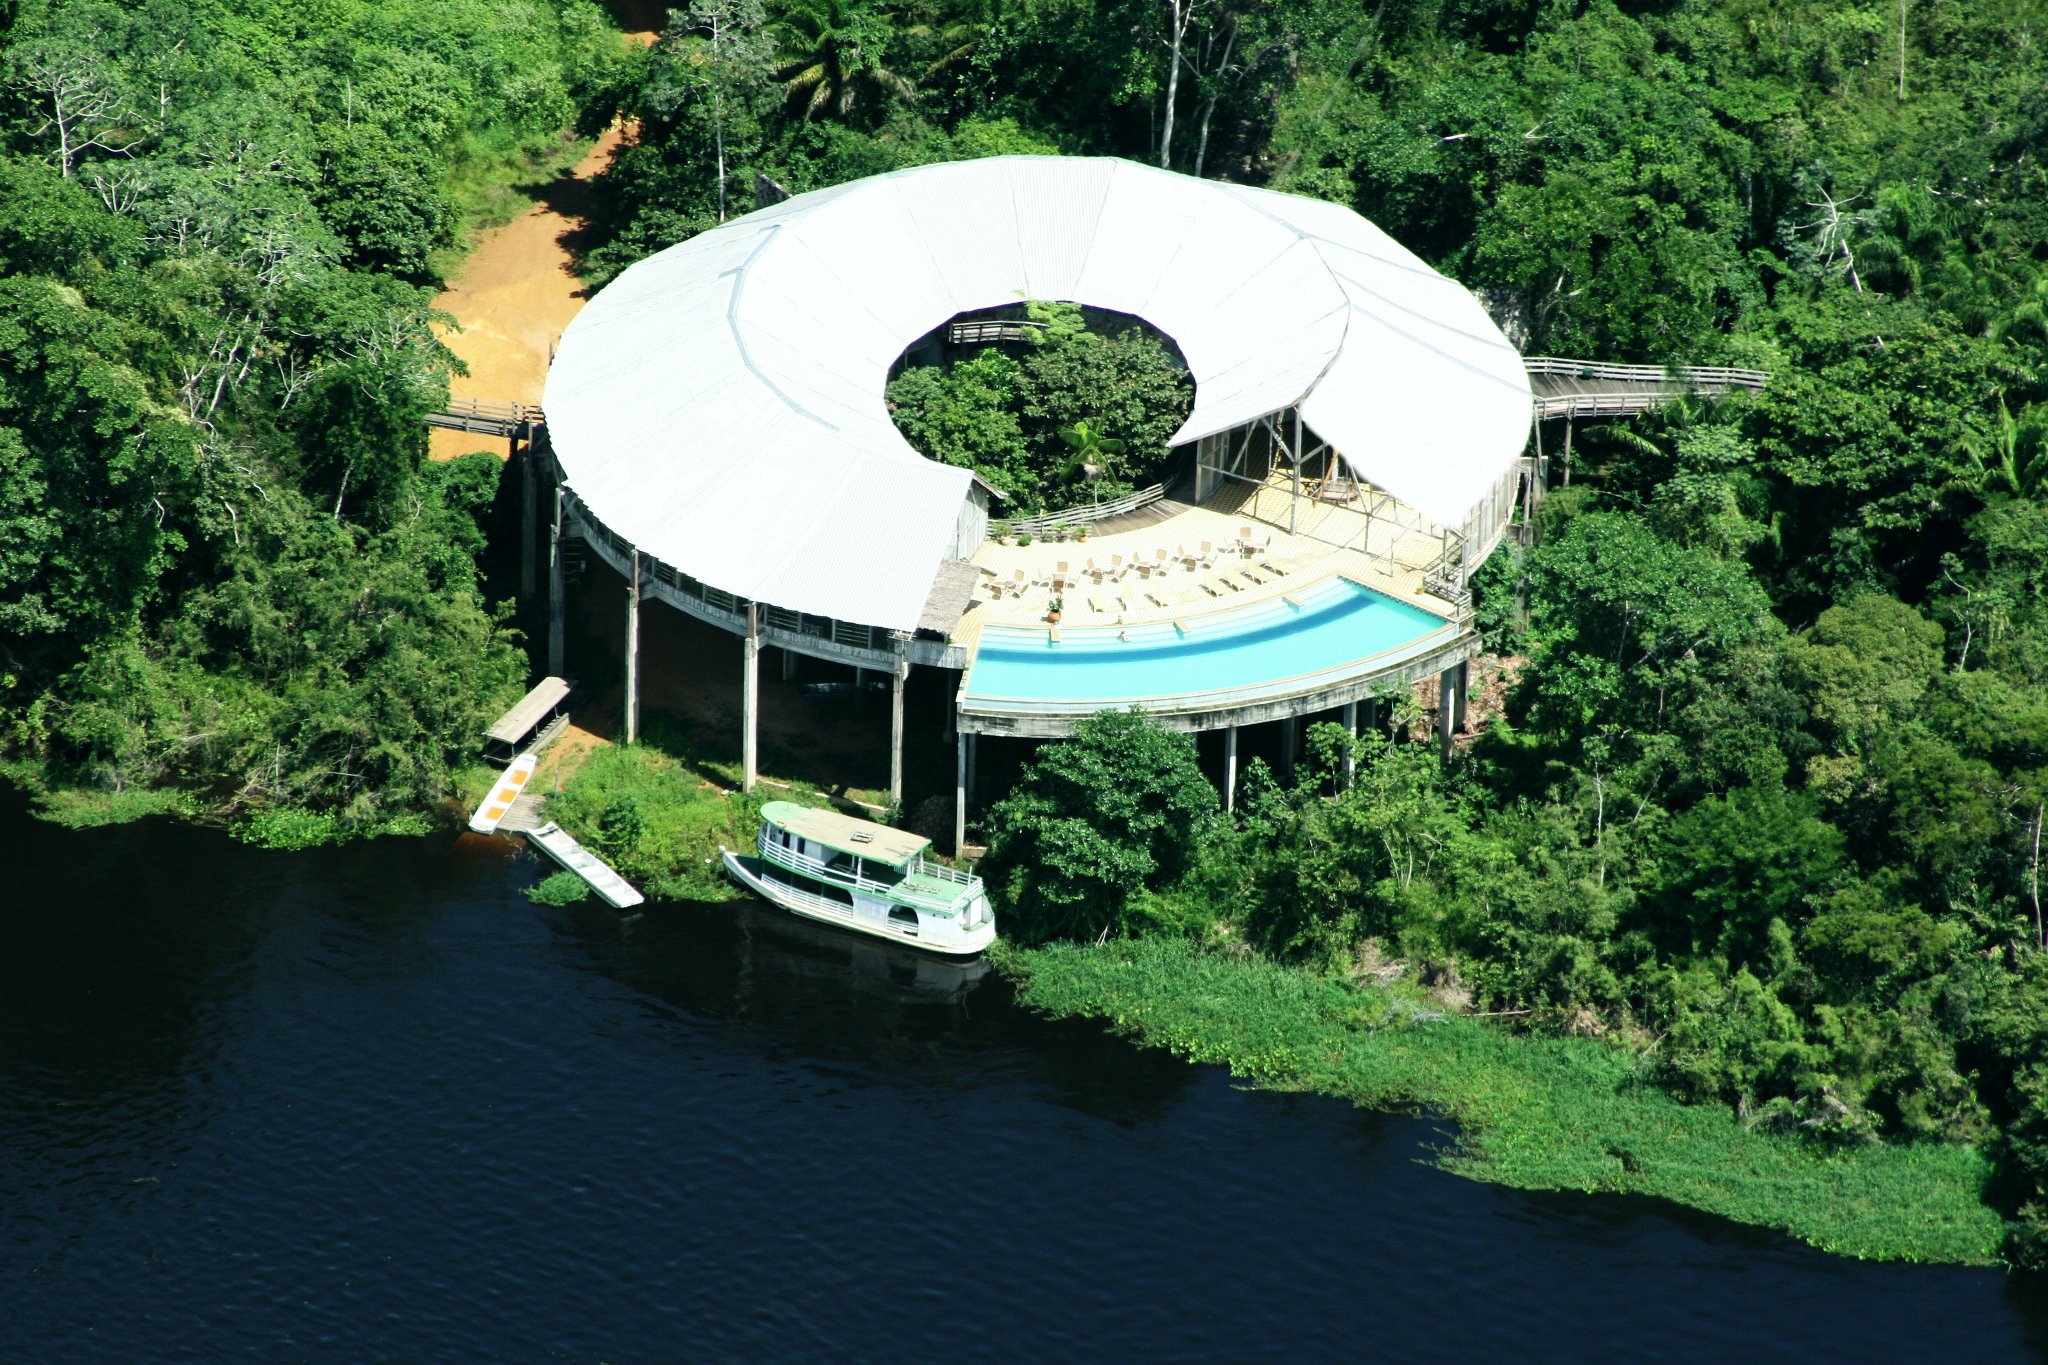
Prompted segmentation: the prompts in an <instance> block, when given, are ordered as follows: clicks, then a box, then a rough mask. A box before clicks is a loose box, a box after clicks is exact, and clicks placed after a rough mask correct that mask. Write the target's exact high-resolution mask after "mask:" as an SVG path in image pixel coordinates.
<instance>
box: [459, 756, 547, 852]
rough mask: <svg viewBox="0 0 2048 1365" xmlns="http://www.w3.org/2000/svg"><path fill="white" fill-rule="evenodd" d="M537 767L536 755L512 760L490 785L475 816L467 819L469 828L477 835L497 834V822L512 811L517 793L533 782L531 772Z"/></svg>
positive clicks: (538, 761)
mask: <svg viewBox="0 0 2048 1365" xmlns="http://www.w3.org/2000/svg"><path fill="white" fill-rule="evenodd" d="M539 765H540V757H539V756H538V755H536V754H521V755H519V757H517V758H515V759H513V760H512V766H511V767H509V768H507V769H505V772H504V775H503V776H501V777H499V779H498V780H497V781H496V782H494V783H492V784H491V794H490V795H489V796H486V797H485V798H484V803H483V804H482V805H481V806H478V807H477V808H476V814H475V815H472V816H470V817H469V827H470V828H471V829H473V830H475V831H476V832H477V833H478V834H495V833H497V831H498V822H499V821H500V820H503V819H504V818H505V815H506V813H507V812H508V811H510V810H511V809H512V803H513V802H514V801H517V800H518V799H519V793H521V792H523V791H525V790H526V784H527V783H528V782H530V781H532V780H533V770H534V769H535V768H536V767H538V766H539Z"/></svg>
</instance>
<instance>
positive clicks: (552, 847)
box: [526, 820, 647, 910]
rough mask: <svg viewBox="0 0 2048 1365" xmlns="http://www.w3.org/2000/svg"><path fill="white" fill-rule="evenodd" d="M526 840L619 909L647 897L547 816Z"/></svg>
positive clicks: (627, 907) (531, 831) (527, 834)
mask: <svg viewBox="0 0 2048 1365" xmlns="http://www.w3.org/2000/svg"><path fill="white" fill-rule="evenodd" d="M526 840H527V842H528V843H530V844H533V845H534V846H535V847H537V848H539V849H540V851H541V852H543V853H545V854H547V855H548V856H549V857H550V858H553V859H554V860H555V861H556V862H558V863H560V864H561V865H562V866H563V867H566V868H568V869H569V870H570V871H571V872H574V873H575V874H576V875H577V876H579V877H581V878H583V880H584V881H585V882H588V883H589V884H590V889H591V890H593V891H595V892H597V894H598V895H600V896H602V897H604V898H605V900H606V901H607V902H609V903H610V904H611V905H612V906H614V907H616V908H617V909H620V910H630V909H632V908H633V907H634V906H636V905H638V904H640V903H641V902H642V901H644V900H646V899H647V898H646V897H645V896H643V895H641V894H640V893H639V892H638V891H635V890H634V889H633V888H632V886H631V885H630V884H629V883H628V882H627V881H626V879H625V878H624V877H621V876H620V875H619V874H618V873H616V872H614V871H612V869H611V867H610V865H609V864H607V863H606V862H605V860H604V859H602V858H600V857H598V856H597V855H596V854H595V853H592V852H591V851H590V850H589V849H587V848H585V847H584V846H583V845H581V844H579V843H577V842H576V841H575V840H574V839H572V838H570V837H569V831H567V830H565V829H563V828H562V827H561V826H560V825H558V824H556V823H555V822H554V821H552V820H550V821H548V822H547V823H546V824H545V825H542V826H541V827H540V828H539V829H534V830H528V831H527V832H526Z"/></svg>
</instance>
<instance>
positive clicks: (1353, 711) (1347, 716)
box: [1344, 701, 1358, 787]
mask: <svg viewBox="0 0 2048 1365" xmlns="http://www.w3.org/2000/svg"><path fill="white" fill-rule="evenodd" d="M1344 733H1346V734H1348V735H1350V736H1351V741H1352V745H1353V747H1352V748H1347V749H1345V750H1344V785H1345V786H1347V787H1349V786H1350V785H1351V779H1352V778H1354V777H1356V776H1358V755H1357V753H1356V745H1357V743H1358V703H1357V702H1355V701H1352V702H1346V703H1344Z"/></svg>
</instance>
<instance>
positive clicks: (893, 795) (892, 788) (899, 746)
mask: <svg viewBox="0 0 2048 1365" xmlns="http://www.w3.org/2000/svg"><path fill="white" fill-rule="evenodd" d="M909 677H910V663H909V661H908V660H905V659H898V660H897V661H896V669H895V672H894V674H893V676H892V677H891V678H890V681H889V804H890V805H892V806H895V807H897V808H898V809H901V808H902V805H903V685H904V683H905V682H906V681H908V679H909Z"/></svg>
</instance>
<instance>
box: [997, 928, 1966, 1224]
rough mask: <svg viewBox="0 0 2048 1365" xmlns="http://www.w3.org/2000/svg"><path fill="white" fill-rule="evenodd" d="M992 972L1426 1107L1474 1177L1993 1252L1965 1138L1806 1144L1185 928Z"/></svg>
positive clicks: (1604, 1068)
mask: <svg viewBox="0 0 2048 1365" xmlns="http://www.w3.org/2000/svg"><path fill="white" fill-rule="evenodd" d="M998 965H999V966H1000V967H1001V968H1002V969H1003V970H1004V971H1005V973H1006V974H1008V975H1009V976H1011V977H1012V978H1013V979H1014V980H1015V982H1016V984H1017V991H1018V995H1019V998H1020V999H1022V1000H1023V1001H1024V1002H1025V1003H1026V1004H1027V1005H1029V1006H1031V1007H1032V1008H1034V1009H1037V1010H1040V1011H1042V1012H1044V1013H1046V1014H1049V1015H1055V1016H1070V1017H1082V1018H1091V1019H1100V1020H1103V1021H1105V1022H1106V1023H1107V1024H1108V1025H1109V1026H1110V1027H1111V1028H1112V1029H1113V1030H1114V1031H1116V1032H1117V1033H1119V1034H1122V1035H1124V1036H1126V1037H1129V1038H1132V1039H1134V1040H1136V1041H1138V1042H1140V1043H1143V1044H1146V1045H1148V1046H1153V1047H1163V1048H1167V1049H1170V1050H1171V1051H1173V1052H1174V1053H1176V1054H1178V1055H1180V1056H1183V1057H1185V1058H1187V1059H1188V1060H1189V1061H1193V1062H1213V1063H1217V1064H1220V1065H1222V1066H1226V1067H1228V1068H1229V1069H1230V1070H1231V1072H1232V1073H1233V1074H1234V1075H1237V1076H1240V1077H1242V1078H1243V1079H1245V1080H1248V1081H1252V1082H1255V1083H1257V1084H1258V1085H1260V1086H1263V1087H1266V1088H1269V1089H1274V1090H1286V1091H1306V1092H1314V1093H1318V1094H1324V1095H1333V1096H1337V1097H1339V1098H1342V1099H1347V1100H1350V1101H1351V1102H1352V1103H1354V1104H1357V1105H1360V1106H1363V1107H1366V1108H1371V1109H1380V1110H1407V1109H1417V1108H1420V1109H1427V1110H1430V1111H1433V1112H1437V1113H1442V1114H1444V1115H1446V1116H1448V1117H1450V1118H1453V1119H1455V1120H1456V1121H1457V1122H1458V1125H1459V1132H1460V1137H1459V1141H1458V1143H1457V1145H1456V1146H1454V1147H1452V1148H1450V1149H1448V1150H1446V1151H1445V1152H1443V1154H1442V1156H1441V1159H1440V1164H1441V1165H1442V1166H1443V1167H1444V1168H1445V1169H1447V1170H1451V1171H1455V1172H1457V1173H1458V1174H1460V1175H1464V1176H1468V1177H1470V1178H1472V1179H1475V1180H1484V1181H1491V1182H1495V1183H1498V1184H1503V1185H1509V1186H1513V1187H1515V1188H1518V1189H1528V1190H1576V1191H1580V1192H1583V1193H1588V1194H1591V1193H1614V1194H1633V1195H1646V1196H1649V1197H1651V1198H1656V1199H1667V1200H1670V1201H1672V1202H1673V1203H1677V1204H1682V1205H1685V1206H1687V1207H1689V1208H1695V1209H1700V1210H1703V1211H1705V1212H1708V1213H1712V1214H1716V1215H1718V1216H1720V1217H1723V1218H1727V1219H1730V1220H1732V1221H1734V1222H1738V1223H1749V1224H1754V1225H1756V1226H1759V1227H1765V1228H1772V1229H1775V1230H1778V1231H1782V1232H1785V1233H1787V1234H1789V1235H1791V1236H1793V1237H1796V1238H1798V1239H1800V1240H1801V1241H1804V1242H1808V1243H1810V1244H1812V1245H1814V1246H1816V1247H1820V1248H1822V1249H1824V1250H1827V1251H1832V1252H1837V1253H1839V1254H1842V1255H1847V1256H1855V1257H1859V1258H1863V1259H1870V1260H1904V1261H1937V1262H1952V1263H1957V1264H1964V1265H1990V1264H1995V1263H1996V1262H1997V1260H1998V1252H1999V1246H2000V1243H2001V1241H2002V1239H2003V1237H2004V1235H2005V1224H2004V1220H2002V1219H2001V1218H2000V1217H1999V1216H1998V1214H1997V1213H1996V1212H1995V1211H1994V1210H1992V1209H1991V1208H1989V1207H1988V1206H1986V1205H1985V1203H1984V1202H1983V1198H1982V1192H1983V1190H1984V1188H1985V1183H1986V1181H1987V1180H1988V1178H1989V1176H1990V1173H1991V1164H1990V1162H1989V1161H1988V1160H1987V1159H1986V1158H1985V1157H1984V1156H1983V1155H1982V1154H1981V1153H1979V1152H1978V1151H1976V1150H1975V1149H1973V1148H1969V1147H1962V1146H1935V1145H1919V1146H1910V1147H1906V1146H1892V1145H1887V1144H1878V1143H1871V1144H1867V1145H1859V1146H1853V1147H1845V1148H1823V1147H1818V1146H1816V1145H1814V1144H1811V1143H1809V1142H1807V1141H1804V1140H1802V1139H1800V1138H1798V1137H1796V1136H1791V1135H1785V1134H1776V1133H1767V1132H1763V1131H1759V1130H1757V1129H1753V1128H1749V1127H1746V1126H1745V1125H1744V1124H1743V1123H1742V1122H1741V1121H1740V1120H1739V1119H1738V1118H1737V1117H1736V1116H1735V1115H1734V1114H1732V1113H1730V1112H1729V1111H1728V1110H1726V1109H1723V1108H1721V1107H1718V1106H1713V1107H1709V1106H1699V1105H1687V1104H1682V1103H1680V1102H1679V1101H1678V1100H1676V1099H1674V1098H1672V1097H1671V1096H1670V1095H1669V1094H1667V1093H1666V1092H1665V1091H1663V1090H1661V1089H1659V1088H1657V1087H1656V1086H1655V1085H1654V1084H1653V1083H1651V1082H1650V1081H1649V1080H1648V1079H1647V1078H1646V1076H1645V1074H1644V1072H1643V1070H1642V1068H1641V1067H1640V1066H1639V1065H1638V1063H1637V1059H1636V1058H1634V1057H1632V1056H1631V1055H1630V1054H1629V1052H1628V1051H1627V1050H1626V1049H1625V1048H1622V1047H1620V1046H1617V1045H1615V1044H1611V1043H1606V1042H1600V1041H1595V1040H1591V1039H1571V1038H1541V1037H1532V1036H1528V1035H1521V1034H1515V1033H1510V1032H1508V1031H1506V1030H1505V1029H1501V1028H1497V1027H1494V1026H1491V1025H1490V1024H1488V1023H1487V1021H1485V1020H1483V1019H1477V1018H1472V1017H1469V1016H1463V1015H1457V1014H1450V1013H1446V1012H1444V1011H1442V1010H1441V1009H1440V1008H1439V1007H1437V1006H1435V1005H1434V1004H1433V1003H1432V1002H1430V1001H1428V1000H1427V999H1426V998H1425V997H1422V996H1421V995H1419V994H1418V993H1414V992H1410V991H1406V990H1403V989H1402V988H1400V987H1398V986H1390V987H1382V986H1376V985H1368V984H1360V983H1353V982H1348V981H1342V980H1337V979H1334V978H1331V977H1325V976H1319V975H1316V974H1314V973H1311V972H1308V971H1305V970H1302V969H1298V968H1292V967H1286V966H1281V965H1277V964H1274V963H1272V962H1268V961H1265V960H1263V959H1260V958H1257V957H1254V956H1249V955H1245V956H1238V955H1233V954H1227V953H1216V952H1206V951H1203V950H1201V949H1199V948H1197V947H1195V946H1193V945H1191V944H1189V943H1186V942H1184V941H1176V940H1166V939H1140V940H1125V941H1119V942H1111V943H1106V944H1102V945H1098V946H1093V947H1085V946H1080V945H1075V944H1060V945H1055V946H1051V947H1046V948H1036V949H1021V948H1015V947H1007V946H1005V947H1003V948H1001V949H1000V951H999V953H998Z"/></svg>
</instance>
